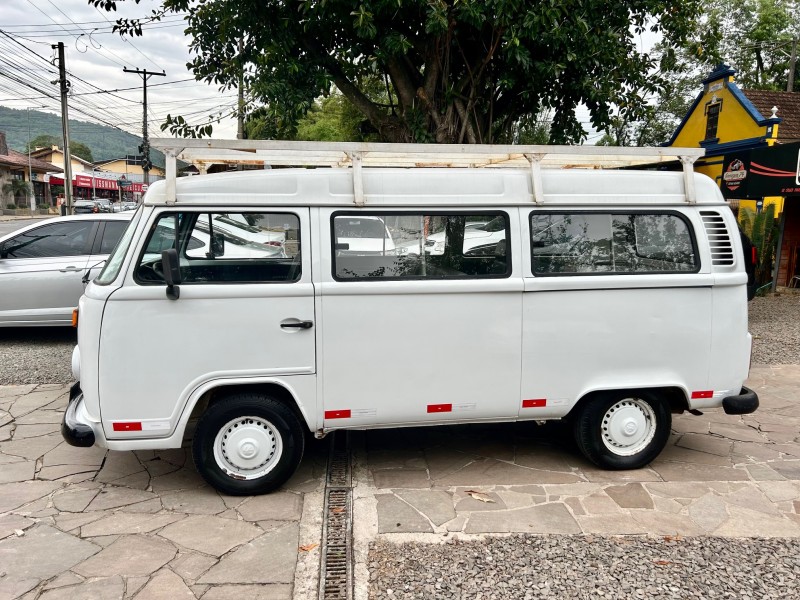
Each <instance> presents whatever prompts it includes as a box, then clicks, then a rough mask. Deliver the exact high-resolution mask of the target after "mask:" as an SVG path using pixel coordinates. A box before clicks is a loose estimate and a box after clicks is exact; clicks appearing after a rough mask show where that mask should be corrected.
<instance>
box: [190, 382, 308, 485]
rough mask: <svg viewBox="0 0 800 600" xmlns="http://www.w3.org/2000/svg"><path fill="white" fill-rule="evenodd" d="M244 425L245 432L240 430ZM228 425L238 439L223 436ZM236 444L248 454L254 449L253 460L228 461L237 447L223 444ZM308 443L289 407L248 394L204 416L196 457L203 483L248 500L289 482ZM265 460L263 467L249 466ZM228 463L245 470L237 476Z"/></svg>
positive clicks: (233, 458)
mask: <svg viewBox="0 0 800 600" xmlns="http://www.w3.org/2000/svg"><path fill="white" fill-rule="evenodd" d="M232 422H235V423H236V424H235V425H231V423H232ZM240 425H241V427H242V429H238V427H239V426H240ZM226 426H228V427H227V430H228V432H229V435H230V436H239V437H237V438H232V437H227V436H226V434H224V433H223V428H226ZM243 432H244V433H243ZM250 434H252V435H250ZM218 435H221V436H222V437H221V438H220V446H219V447H218V448H217V451H218V453H219V455H220V458H219V459H218V458H217V454H215V444H217V436H218ZM242 436H247V437H242ZM233 439H236V440H238V444H239V446H238V447H239V448H244V450H246V452H252V451H253V448H255V451H256V455H255V457H254V458H252V459H248V458H247V457H240V456H236V455H233V454H232V452H231V456H230V457H228V454H227V453H228V452H230V451H231V450H232V448H233V447H234V446H231V447H226V442H225V440H231V441H233ZM253 440H256V443H253ZM248 444H249V445H248ZM304 444H305V437H304V435H303V427H302V425H301V423H300V420H299V419H298V418H297V416H296V415H295V413H294V412H293V411H292V409H291V408H289V407H288V406H287V405H286V404H285V403H283V402H279V401H278V400H275V399H274V398H270V397H269V396H266V395H261V394H255V393H245V394H236V395H232V396H229V397H227V398H223V399H221V400H219V401H218V402H216V403H215V404H212V405H211V406H210V407H209V408H208V410H207V411H206V412H205V413H203V415H202V416H201V417H200V420H199V421H198V423H197V429H196V430H195V434H194V441H193V443H192V455H193V457H194V463H195V465H196V466H197V470H198V471H199V472H200V474H201V475H202V476H203V479H205V480H206V481H207V482H208V483H209V484H211V485H212V486H213V487H214V488H215V489H217V490H219V491H220V492H222V493H224V494H229V495H231V496H246V495H248V496H249V495H256V494H266V493H267V492H271V491H273V490H276V489H278V488H279V487H280V486H281V485H283V484H284V483H286V481H287V480H288V479H289V478H290V477H291V476H292V474H294V472H295V471H296V470H297V467H298V465H299V464H300V460H301V459H302V458H303V448H304ZM261 458H264V460H265V463H264V464H263V465H259V466H252V467H251V466H249V465H247V464H246V463H248V460H250V461H256V460H260V459H261ZM228 460H231V461H236V462H239V463H242V466H241V468H239V470H238V471H237V470H236V463H235V462H226V461H228ZM226 467H230V469H228V468H226ZM229 473H236V474H237V475H238V476H237V477H234V476H232V475H230V474H229ZM248 477H252V478H248Z"/></svg>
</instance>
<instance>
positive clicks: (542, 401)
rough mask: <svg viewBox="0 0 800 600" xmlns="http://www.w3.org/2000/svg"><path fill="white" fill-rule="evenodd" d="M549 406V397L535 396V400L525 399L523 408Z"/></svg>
mask: <svg viewBox="0 0 800 600" xmlns="http://www.w3.org/2000/svg"><path fill="white" fill-rule="evenodd" d="M543 406H547V398H535V399H533V400H523V401H522V408H541V407H543Z"/></svg>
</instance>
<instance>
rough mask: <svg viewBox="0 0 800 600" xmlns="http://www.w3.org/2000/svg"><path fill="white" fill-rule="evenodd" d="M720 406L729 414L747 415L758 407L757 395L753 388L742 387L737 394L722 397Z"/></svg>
mask: <svg viewBox="0 0 800 600" xmlns="http://www.w3.org/2000/svg"><path fill="white" fill-rule="evenodd" d="M722 408H723V409H724V410H725V412H726V413H727V414H729V415H749V414H750V413H752V412H755V411H756V409H757V408H758V395H757V394H756V393H755V392H754V391H753V390H751V389H749V388H746V387H743V388H742V391H741V392H739V394H738V395H736V396H728V397H727V398H723V399H722Z"/></svg>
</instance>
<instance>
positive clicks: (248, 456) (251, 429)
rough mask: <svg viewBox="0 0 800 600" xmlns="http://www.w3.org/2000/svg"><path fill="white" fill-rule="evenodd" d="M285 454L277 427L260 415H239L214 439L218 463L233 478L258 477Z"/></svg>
mask: <svg viewBox="0 0 800 600" xmlns="http://www.w3.org/2000/svg"><path fill="white" fill-rule="evenodd" d="M281 454H283V443H282V442H281V437H280V434H279V433H278V431H277V430H276V429H275V427H274V426H273V425H272V423H270V422H269V421H267V420H266V419H262V418H261V417H238V418H236V419H233V420H231V421H229V422H228V423H226V424H225V426H224V427H222V428H221V429H220V430H219V433H217V437H216V438H215V439H214V459H215V460H216V462H217V465H218V466H219V467H220V468H221V469H222V470H223V471H224V472H225V473H227V474H228V475H229V476H231V477H233V478H234V479H256V478H258V477H262V476H263V475H265V474H266V473H268V472H269V471H271V470H272V469H273V468H275V465H276V464H277V463H278V461H279V460H280V457H281Z"/></svg>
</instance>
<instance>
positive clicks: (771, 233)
mask: <svg viewBox="0 0 800 600" xmlns="http://www.w3.org/2000/svg"><path fill="white" fill-rule="evenodd" d="M739 223H740V224H741V226H742V231H744V233H745V234H746V235H747V237H749V238H750V241H751V242H753V245H754V246H755V247H756V250H757V252H758V263H757V264H756V283H757V284H758V285H764V284H765V283H769V282H770V281H772V266H773V265H772V263H773V261H774V260H775V250H776V248H777V246H778V232H779V230H780V228H779V225H778V221H777V220H776V219H775V205H774V204H770V205H769V206H767V207H766V208H765V209H764V210H762V211H761V212H760V213H757V212H756V211H754V210H753V209H752V208H742V209H740V211H739Z"/></svg>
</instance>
